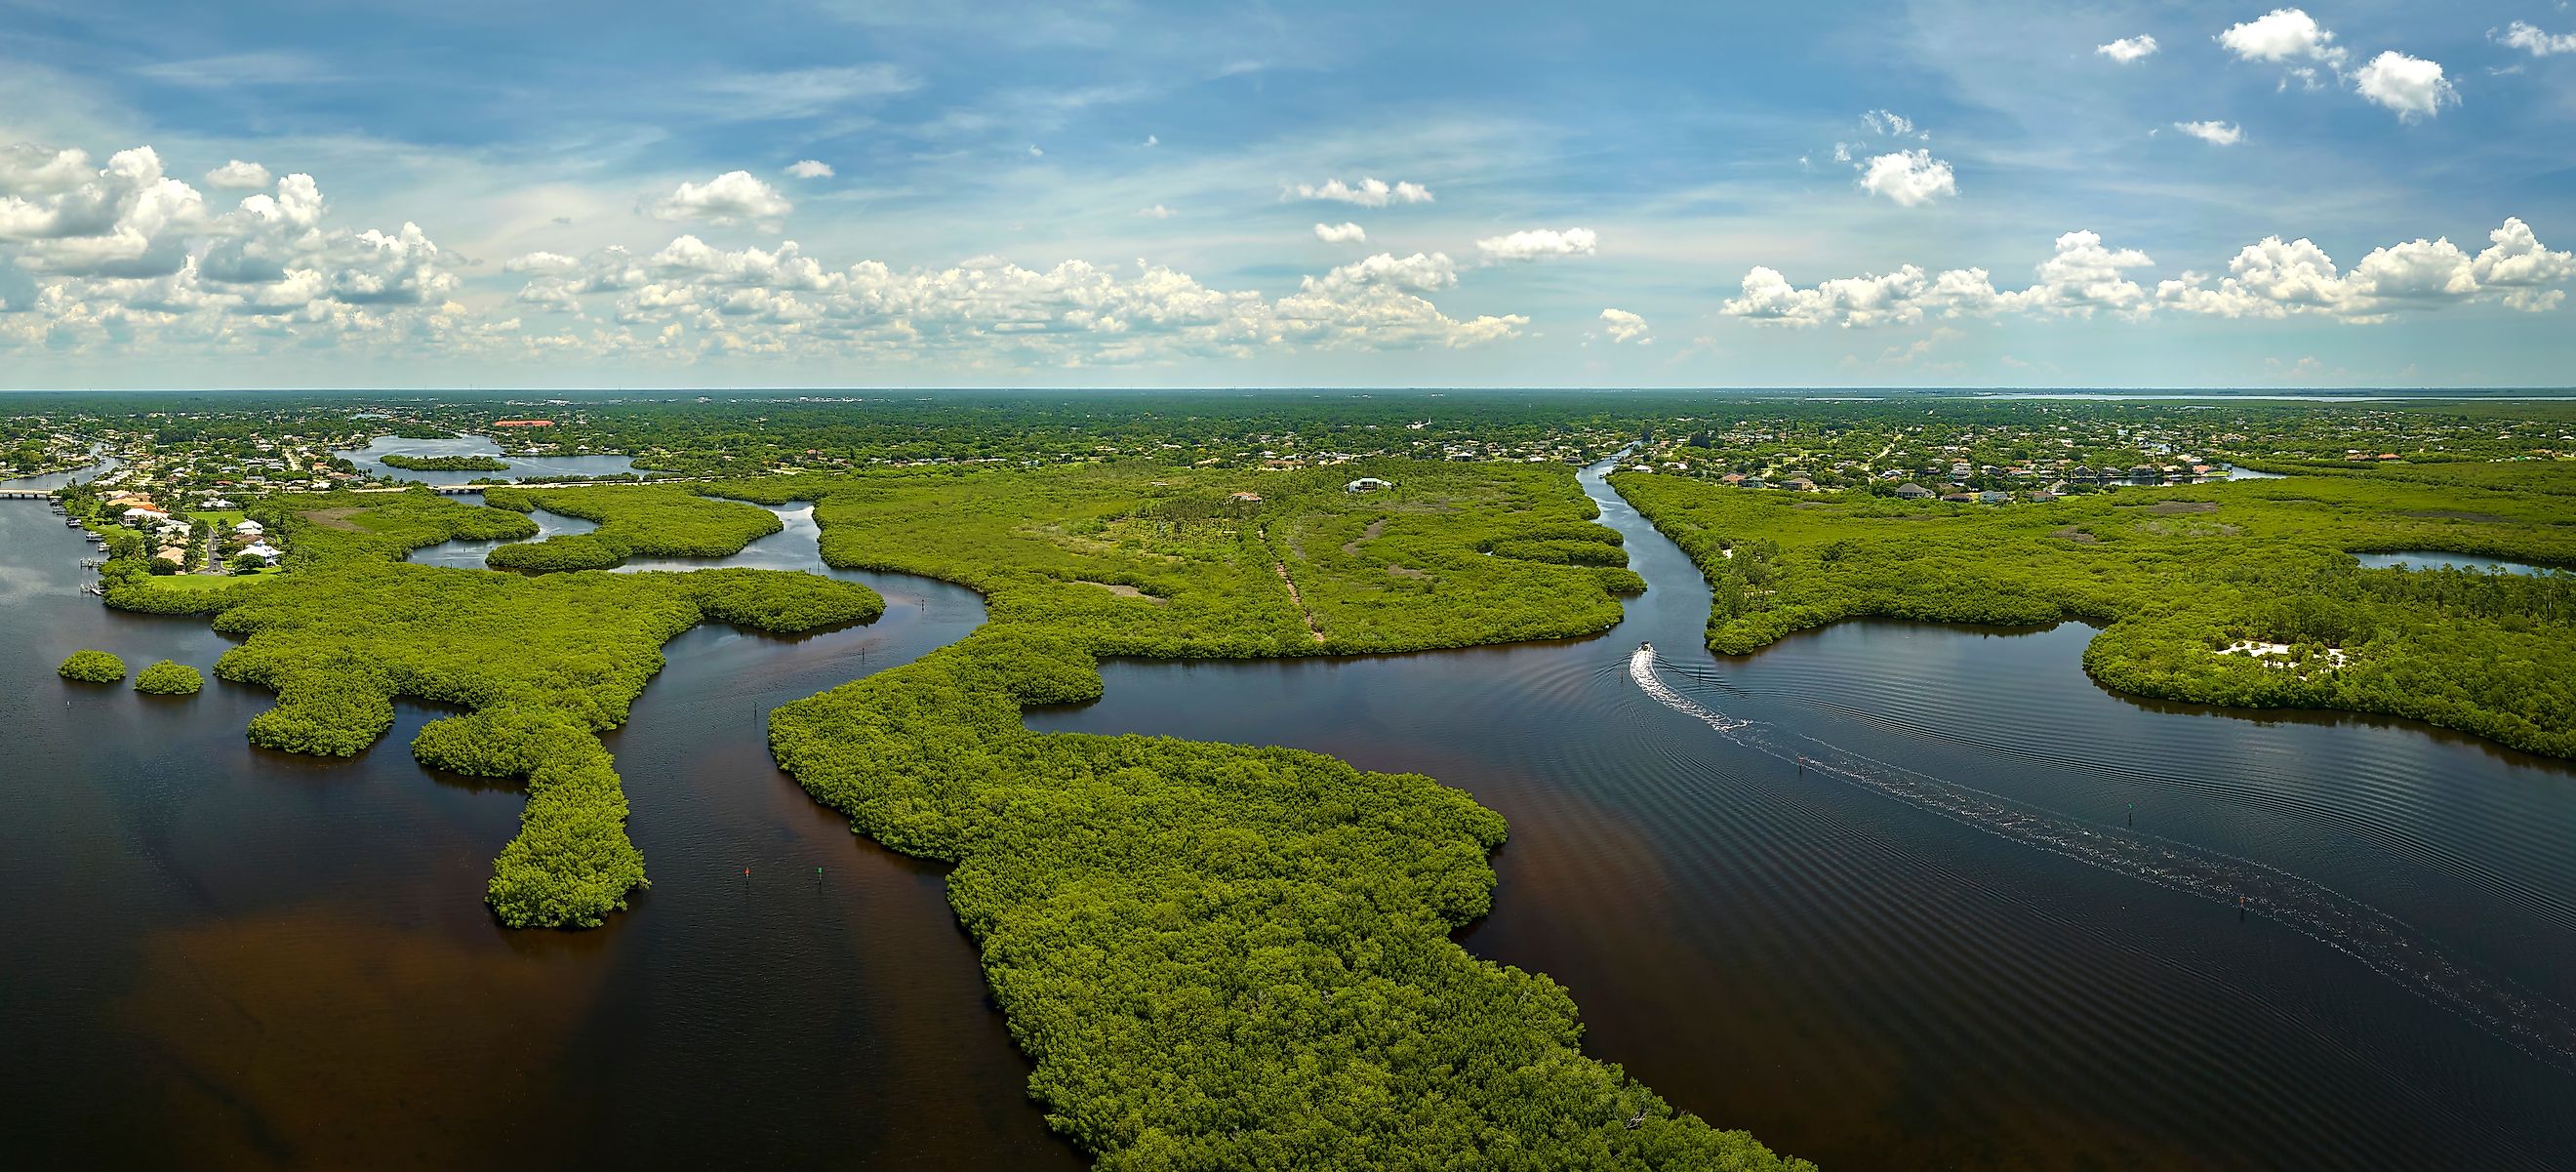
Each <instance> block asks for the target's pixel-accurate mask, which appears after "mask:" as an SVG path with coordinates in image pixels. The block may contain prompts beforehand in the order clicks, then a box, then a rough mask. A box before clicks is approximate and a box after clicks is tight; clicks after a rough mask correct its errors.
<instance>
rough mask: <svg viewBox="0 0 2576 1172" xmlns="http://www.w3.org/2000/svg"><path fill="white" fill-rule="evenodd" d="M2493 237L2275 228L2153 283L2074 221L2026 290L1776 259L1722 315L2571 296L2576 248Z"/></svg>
mask: <svg viewBox="0 0 2576 1172" xmlns="http://www.w3.org/2000/svg"><path fill="white" fill-rule="evenodd" d="M2488 240H2489V242H2490V245H2489V247H2488V248H2486V249H2485V250H2484V251H2482V252H2479V253H2477V254H2475V255H2474V256H2472V255H2470V254H2469V253H2467V252H2465V251H2463V250H2462V249H2460V248H2459V247H2457V246H2455V245H2453V244H2452V243H2451V242H2450V241H2448V240H2446V239H2436V240H2422V239H2418V240H2412V241H2407V242H2405V243H2402V244H2394V245H2390V246H2388V247H2385V248H2379V249H2375V250H2373V251H2372V252H2371V253H2370V254H2369V255H2368V256H2365V257H2363V258H2362V259H2361V261H2360V263H2358V264H2355V265H2354V266H2353V267H2352V269H2351V270H2350V271H2349V272H2345V271H2341V270H2339V269H2338V268H2337V267H2336V265H2335V262H2334V259H2333V258H2332V257H2330V256H2328V255H2327V254H2326V252H2325V250H2324V249H2323V248H2320V247H2318V246H2317V244H2316V243H2315V242H2314V241H2310V240H2307V239H2304V238H2302V239H2299V240H2293V241H2284V240H2282V239H2281V238H2280V237H2278V236H2271V237H2266V238H2264V239H2263V240H2262V241H2260V242H2258V243H2255V244H2249V245H2247V246H2245V247H2244V248H2243V249H2241V250H2239V251H2238V253H2237V255H2236V256H2235V257H2234V258H2233V259H2231V260H2230V261H2229V262H2228V266H2227V274H2226V275H2225V276H2223V277H2213V276H2210V275H2205V274H2201V273H2195V272H2190V271H2185V272H2184V273H2182V274H2181V275H2180V276H2178V277H2175V278H2172V279H2168V280H2165V281H2161V282H2158V283H2157V284H2156V286H2155V287H2154V289H2153V290H2152V291H2150V290H2148V289H2147V288H2145V287H2144V286H2142V285H2141V284H2140V283H2139V282H2138V281H2136V280H2133V279H2132V278H2131V277H2130V276H2129V275H2128V274H2129V272H2130V271H2131V270H2135V269H2141V268H2146V267H2149V266H2150V265H2152V264H2153V261H2152V260H2151V259H2150V258H2149V257H2148V256H2147V255H2146V254H2145V253H2143V252H2140V251H2138V250H2136V249H2128V248H2118V249H2115V248H2111V247H2108V246H2106V245H2105V244H2104V243H2103V242H2102V239H2101V237H2100V236H2098V235H2096V234H2095V233H2092V232H2069V233H2066V234H2065V235H2062V236H2060V237H2058V238H2057V243H2056V247H2055V249H2054V250H2053V252H2052V254H2051V255H2050V257H2049V258H2048V259H2047V260H2046V261H2043V262H2041V263H2040V265H2039V266H2038V268H2037V270H2036V271H2037V280H2036V281H2034V282H2033V283H2032V284H2031V285H2030V286H2029V287H2027V288H2023V289H2015V290H1997V289H1996V288H1995V287H1994V283H1993V281H1992V279H1991V278H1990V277H1989V275H1988V274H1987V272H1986V270H1984V269H1979V268H1969V269H1950V270H1946V271H1943V272H1940V273H1937V274H1935V273H1927V272H1925V271H1924V270H1923V269H1921V268H1918V267H1916V266H1913V265H1906V266H1903V267H1901V268H1898V269H1897V270H1895V271H1894V272H1891V273H1886V274H1883V275H1881V274H1869V275H1864V276H1859V277H1842V278H1835V279H1832V280H1827V281H1822V282H1819V283H1817V284H1816V285H1813V286H1808V287H1801V286H1798V285H1795V284H1792V283H1791V282H1790V281H1789V280H1788V278H1787V277H1786V276H1785V275H1783V274H1782V273H1781V272H1780V271H1779V270H1777V269H1774V268H1770V267H1768V266H1757V267H1755V268H1753V269H1752V270H1751V271H1749V272H1747V273H1746V274H1745V276H1744V280H1743V283H1742V289H1741V293H1740V295H1739V296H1737V297H1733V298H1730V299H1728V300H1727V301H1726V302H1724V303H1723V304H1722V305H1721V306H1720V312H1721V313H1723V314H1725V315H1727V316H1730V317H1738V318H1743V319H1745V320H1747V321H1750V322H1754V323H1757V324H1776V325H1789V326H1817V325H1835V326H1842V327H1846V328H1850V327H1867V326H1876V325H1891V324H1895V325H1901V324H1909V323H1914V322H1920V321H1923V320H1926V319H1928V318H1944V319H1947V318H1963V317H1985V316H1996V315H2002V314H2021V315H2027V316H2039V317H2091V316H2093V315H2094V314H2095V313H2096V312H2109V313H2112V314H2114V315H2116V316H2119V317H2123V318H2129V319H2139V318H2145V317H2147V316H2150V315H2152V314H2154V313H2158V312H2171V313H2189V314H2199V315H2206V316H2213V317H2226V318H2285V317H2290V316H2292V315H2302V314H2313V315H2318V316H2325V317H2332V318H2339V319H2342V320H2346V321H2354V322H2369V321H2379V320H2383V319H2385V318H2387V317H2388V316H2390V315H2393V314H2395V313H2398V312H2401V311H2407V310H2415V309H2431V308H2437V307H2440V306H2444V305H2457V304H2467V303H2472V302H2483V301H2494V302H2498V303H2501V304H2503V305H2504V306H2505V307H2506V308H2509V309H2516V310H2522V311H2526V312H2539V311H2543V310H2549V309H2555V308H2557V307H2558V306H2559V305H2560V304H2562V303H2563V302H2564V300H2565V297H2566V292H2565V290H2564V289H2561V288H2557V287H2556V286H2561V285H2565V284H2567V283H2569V282H2570V281H2576V254H2571V253H2568V252H2559V251H2552V250H2551V249H2549V248H2548V247H2547V246H2545V245H2543V244H2542V243H2541V242H2540V241H2539V239H2538V238H2537V237H2536V236H2535V235H2534V234H2533V232H2532V230H2531V228H2530V226H2529V225H2527V224H2525V223H2524V222H2523V221H2521V220H2519V219H2508V220H2506V221H2505V222H2504V225H2503V226H2502V227H2499V228H2497V229H2496V230H2495V231H2493V232H2491V233H2489V234H2488Z"/></svg>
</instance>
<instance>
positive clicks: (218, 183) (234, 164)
mask: <svg viewBox="0 0 2576 1172" xmlns="http://www.w3.org/2000/svg"><path fill="white" fill-rule="evenodd" d="M268 184H269V175H268V168H266V167H263V166H260V165H259V164H257V163H245V162H243V161H241V160H240V159H234V160H233V161H231V162H229V163H226V164H224V165H223V166H220V167H217V168H215V169H214V170H212V171H208V172H206V186H208V187H215V188H221V189H223V190H226V191H257V190H259V189H260V188H263V187H266V186H268Z"/></svg>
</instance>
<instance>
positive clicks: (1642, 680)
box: [1628, 643, 1744, 732]
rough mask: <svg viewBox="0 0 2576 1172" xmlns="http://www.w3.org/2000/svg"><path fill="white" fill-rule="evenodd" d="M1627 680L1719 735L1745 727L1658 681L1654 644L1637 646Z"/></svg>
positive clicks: (1631, 659)
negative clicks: (1701, 722)
mask: <svg viewBox="0 0 2576 1172" xmlns="http://www.w3.org/2000/svg"><path fill="white" fill-rule="evenodd" d="M1628 676H1629V678H1630V679H1633V680H1635V681H1637V686H1638V687H1639V688H1641V689H1644V690H1645V693H1646V694H1647V695H1649V696H1652V697H1654V698H1655V701H1656V702H1657V703H1659V704H1662V705H1663V706H1664V707H1666V708H1670V709H1672V710H1673V711H1675V712H1678V713H1681V714H1682V715H1684V716H1690V717H1696V718H1697V719H1699V720H1701V721H1704V722H1706V723H1707V725H1708V726H1709V727H1710V728H1713V729H1716V730H1717V731H1719V732H1734V731H1735V730H1737V729H1740V728H1743V727H1744V722H1743V721H1741V720H1737V719H1735V718H1733V717H1730V716H1726V715H1724V714H1721V713H1716V712H1711V711H1709V710H1708V709H1706V708H1702V707H1700V706H1699V705H1698V704H1697V703H1695V702H1693V701H1692V700H1691V698H1690V697H1688V696H1685V695H1682V694H1681V693H1679V692H1676V691H1674V690H1673V689H1672V686H1671V685H1669V684H1666V683H1665V682H1664V681H1663V680H1662V679H1660V678H1657V677H1656V675H1655V645H1654V644H1652V643H1640V644H1638V645H1637V652H1636V654H1634V655H1631V656H1629V657H1628Z"/></svg>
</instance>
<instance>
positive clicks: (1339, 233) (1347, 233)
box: [1315, 220, 1368, 244]
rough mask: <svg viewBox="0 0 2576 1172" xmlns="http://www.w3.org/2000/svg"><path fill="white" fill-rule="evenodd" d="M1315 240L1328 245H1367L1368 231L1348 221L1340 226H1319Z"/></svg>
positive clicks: (1316, 228)
mask: <svg viewBox="0 0 2576 1172" xmlns="http://www.w3.org/2000/svg"><path fill="white" fill-rule="evenodd" d="M1315 239H1317V240H1321V241H1323V242H1324V243H1326V244H1366V243H1368V230H1367V229H1365V228H1362V227H1360V226H1359V225H1357V224H1354V223H1351V222H1349V221H1347V220H1345V221H1343V222H1342V223H1339V224H1317V225H1315Z"/></svg>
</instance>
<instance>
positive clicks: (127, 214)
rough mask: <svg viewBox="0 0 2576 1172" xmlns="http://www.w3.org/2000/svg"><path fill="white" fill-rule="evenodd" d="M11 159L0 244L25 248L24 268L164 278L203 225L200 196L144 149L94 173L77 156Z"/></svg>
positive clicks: (0, 206)
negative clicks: (13, 243) (165, 171)
mask: <svg viewBox="0 0 2576 1172" xmlns="http://www.w3.org/2000/svg"><path fill="white" fill-rule="evenodd" d="M40 157H41V158H43V159H44V161H43V162H41V163H39V162H37V161H36V160H37V159H39V158H40ZM17 159H18V161H17V164H16V165H15V166H13V167H12V168H11V171H12V172H13V174H12V180H13V182H12V184H11V188H10V193H9V194H5V195H0V241H22V242H25V244H26V247H25V249H24V250H23V251H22V252H21V253H20V254H19V256H18V263H19V264H20V266H21V267H24V268H27V269H30V270H34V271H38V272H48V273H61V274H66V275H74V276H97V277H138V278H139V277H157V276H163V275H167V274H169V273H173V272H176V271H178V269H179V268H180V267H181V265H182V264H183V262H184V261H185V260H186V257H187V254H188V249H189V244H190V234H191V233H193V232H196V231H200V230H202V229H203V228H204V227H205V226H206V224H207V222H208V216H207V212H206V201H205V197H204V196H203V195H201V194H199V193H198V192H197V190H196V189H195V188H193V187H190V186H188V185H187V184H185V183H182V182H180V181H179V180H176V179H173V178H170V177H169V176H167V175H165V174H163V173H162V167H161V156H160V155H159V154H158V153H157V152H155V151H154V150H153V149H152V148H151V147H149V146H141V147H136V148H134V149H132V150H126V151H119V152H117V153H116V154H115V155H114V156H112V157H110V158H109V159H108V161H107V166H105V167H103V168H100V169H98V170H95V171H91V170H89V169H88V168H87V166H86V164H87V163H88V161H89V156H88V155H87V153H85V152H81V151H53V152H46V151H42V150H39V151H36V152H31V153H29V154H26V155H22V156H18V157H17ZM253 198H263V199H264V198H266V197H253Z"/></svg>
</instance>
